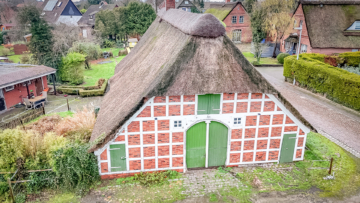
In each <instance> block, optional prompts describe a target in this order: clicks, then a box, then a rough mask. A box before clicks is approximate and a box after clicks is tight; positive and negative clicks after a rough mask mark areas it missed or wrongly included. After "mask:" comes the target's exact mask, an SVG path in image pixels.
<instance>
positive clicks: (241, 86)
mask: <svg viewBox="0 0 360 203" xmlns="http://www.w3.org/2000/svg"><path fill="white" fill-rule="evenodd" d="M169 11H170V12H174V11H171V10H169ZM169 11H168V12H169ZM176 12H178V11H176ZM180 12H182V11H180ZM182 13H183V14H182V16H181V18H180V20H178V21H171V19H169V18H171V17H165V18H163V20H160V17H158V18H157V19H156V20H155V21H154V22H153V24H152V25H151V26H150V28H149V29H148V30H147V32H146V33H145V34H144V36H143V37H142V38H141V40H140V41H139V43H138V44H137V46H135V47H134V49H133V50H132V51H131V52H130V53H129V55H127V56H126V57H125V58H124V59H123V60H122V61H121V62H120V63H119V64H118V65H117V67H116V70H115V75H114V76H113V77H112V78H111V79H110V91H109V92H108V93H107V95H106V96H105V97H104V99H103V101H102V106H101V108H100V112H99V115H98V119H97V122H96V124H95V127H94V131H93V133H92V137H91V140H90V141H95V140H97V138H99V139H100V140H98V141H99V142H98V143H97V144H96V145H95V146H93V147H92V148H91V150H90V151H94V150H96V149H98V148H100V147H102V146H103V145H104V144H106V143H107V142H109V141H110V140H111V139H112V138H114V136H115V134H116V132H117V131H118V130H119V129H120V128H121V127H122V126H123V125H124V124H125V122H126V121H127V120H128V119H129V118H130V117H131V116H132V115H134V113H135V112H137V111H138V110H139V109H140V107H141V106H142V105H143V104H144V99H145V97H147V98H150V97H152V96H164V95H167V96H169V95H192V94H204V93H210V94H211V93H223V92H228V93H234V92H240V93H241V92H243V93H245V92H250V93H251V92H252V93H255V92H258V93H260V92H262V93H269V94H274V95H278V92H277V91H276V90H275V89H274V87H273V86H271V85H270V84H269V83H268V82H267V81H266V80H265V79H264V78H263V77H262V76H261V75H260V73H259V72H258V71H257V70H256V69H255V68H254V67H253V66H252V65H251V64H250V63H249V61H247V60H246V58H245V57H244V56H243V55H242V54H241V52H240V50H239V49H237V48H236V46H235V45H234V44H233V43H232V42H231V40H230V39H229V38H228V37H227V36H225V35H224V33H225V32H224V31H223V32H222V35H221V36H219V37H217V38H209V37H207V36H209V34H208V33H203V32H202V31H199V32H195V33H194V35H195V36H194V35H189V34H187V32H185V31H188V30H192V29H191V28H192V26H194V25H199V26H200V25H202V24H207V25H211V26H213V27H215V28H217V27H219V28H220V27H222V25H221V23H220V22H219V21H218V20H217V19H216V18H214V17H213V18H212V19H211V18H208V17H207V16H208V15H204V14H191V13H188V12H182ZM176 15H180V14H177V13H175V15H174V18H175V17H179V16H176ZM194 15H198V16H197V17H195V18H194ZM165 16H166V14H165ZM204 16H205V17H204ZM163 17H164V16H163ZM190 18H191V19H195V20H194V21H196V22H194V23H189V24H187V26H188V27H186V24H184V23H183V22H190ZM165 19H169V21H170V22H171V23H169V21H166V20H165ZM209 19H210V20H209ZM178 28H179V29H178ZM194 29H195V28H194ZM204 29H207V28H206V27H204ZM190 33H192V32H190ZM212 33H213V34H211V36H215V34H217V35H218V34H219V33H220V32H219V31H216V32H212ZM204 36H205V37H204ZM279 98H280V99H281V100H282V101H283V102H284V103H285V104H288V103H287V102H286V101H285V100H284V99H282V97H279ZM290 109H291V108H290ZM293 113H294V114H295V115H296V116H298V117H299V118H300V119H302V117H301V116H300V115H299V114H298V112H297V111H296V110H295V109H293Z"/></svg>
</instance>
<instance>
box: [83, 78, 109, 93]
mask: <svg viewBox="0 0 360 203" xmlns="http://www.w3.org/2000/svg"><path fill="white" fill-rule="evenodd" d="M107 82H108V80H105V81H104V83H103V84H102V85H101V88H100V89H93V90H84V89H80V90H79V94H80V96H82V97H92V96H102V95H104V94H105V90H106V87H107Z"/></svg>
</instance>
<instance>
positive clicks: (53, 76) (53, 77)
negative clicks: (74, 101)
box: [52, 74, 56, 95]
mask: <svg viewBox="0 0 360 203" xmlns="http://www.w3.org/2000/svg"><path fill="white" fill-rule="evenodd" d="M52 79H53V84H54V95H56V88H55V74H52Z"/></svg>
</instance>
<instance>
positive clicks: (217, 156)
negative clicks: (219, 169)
mask: <svg viewBox="0 0 360 203" xmlns="http://www.w3.org/2000/svg"><path fill="white" fill-rule="evenodd" d="M227 143H228V128H227V127H226V126H225V125H224V124H222V123H219V122H216V121H211V123H210V124H209V152H208V166H209V167H210V166H223V165H225V162H226V153H227Z"/></svg>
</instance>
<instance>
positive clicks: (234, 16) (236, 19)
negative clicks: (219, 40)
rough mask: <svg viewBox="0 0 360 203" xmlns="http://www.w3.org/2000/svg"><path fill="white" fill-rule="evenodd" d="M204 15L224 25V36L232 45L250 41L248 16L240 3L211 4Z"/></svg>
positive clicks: (250, 33)
mask: <svg viewBox="0 0 360 203" xmlns="http://www.w3.org/2000/svg"><path fill="white" fill-rule="evenodd" d="M205 13H211V14H213V15H214V16H215V17H217V18H218V19H219V20H220V21H222V22H224V24H225V25H226V35H227V36H228V37H229V38H230V39H231V40H232V41H233V42H234V43H241V42H245V43H250V42H251V41H252V32H251V22H250V15H249V14H248V13H247V12H246V10H245V7H244V6H243V5H242V3H241V2H230V1H227V2H226V3H211V4H210V5H209V9H207V10H206V12H205Z"/></svg>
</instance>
